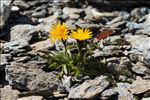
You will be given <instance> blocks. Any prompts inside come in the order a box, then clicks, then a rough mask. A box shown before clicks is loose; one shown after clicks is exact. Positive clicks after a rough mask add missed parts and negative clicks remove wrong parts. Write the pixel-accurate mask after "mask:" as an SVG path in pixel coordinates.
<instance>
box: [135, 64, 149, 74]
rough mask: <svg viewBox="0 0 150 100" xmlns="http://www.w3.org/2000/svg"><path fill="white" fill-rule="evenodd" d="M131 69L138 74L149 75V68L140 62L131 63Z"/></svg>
mask: <svg viewBox="0 0 150 100" xmlns="http://www.w3.org/2000/svg"><path fill="white" fill-rule="evenodd" d="M132 71H133V72H135V73H137V74H140V75H145V76H146V75H150V69H149V68H148V67H146V66H144V65H143V63H140V62H137V63H136V64H133V67H132Z"/></svg>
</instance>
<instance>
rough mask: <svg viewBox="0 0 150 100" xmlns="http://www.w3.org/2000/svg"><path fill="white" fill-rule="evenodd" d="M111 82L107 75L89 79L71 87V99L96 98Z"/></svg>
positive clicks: (89, 99)
mask: <svg viewBox="0 0 150 100" xmlns="http://www.w3.org/2000/svg"><path fill="white" fill-rule="evenodd" d="M108 85H109V82H108V81H106V77H105V76H100V77H97V78H95V79H94V80H87V81H85V82H83V83H82V84H81V85H79V86H77V87H75V88H73V89H71V91H70V92H69V96H68V98H69V99H80V100H82V99H88V100H91V99H94V98H95V97H96V96H97V95H99V94H100V93H101V92H102V91H103V90H104V89H105V88H107V87H108Z"/></svg>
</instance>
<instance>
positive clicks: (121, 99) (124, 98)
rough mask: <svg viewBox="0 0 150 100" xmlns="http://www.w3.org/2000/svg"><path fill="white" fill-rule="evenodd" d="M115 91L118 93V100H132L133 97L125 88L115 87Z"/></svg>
mask: <svg viewBox="0 0 150 100" xmlns="http://www.w3.org/2000/svg"><path fill="white" fill-rule="evenodd" d="M114 89H115V91H117V92H118V93H119V95H118V100H134V97H133V95H132V94H131V93H130V92H129V91H128V90H127V89H125V88H121V87H115V88H114Z"/></svg>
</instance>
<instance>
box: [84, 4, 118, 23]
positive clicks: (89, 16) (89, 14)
mask: <svg viewBox="0 0 150 100" xmlns="http://www.w3.org/2000/svg"><path fill="white" fill-rule="evenodd" d="M85 14H86V16H85V17H84V19H85V20H100V19H102V18H103V17H116V16H117V14H116V13H109V12H103V13H100V12H98V11H97V10H96V9H95V8H92V7H91V6H88V7H87V8H86V9H85Z"/></svg>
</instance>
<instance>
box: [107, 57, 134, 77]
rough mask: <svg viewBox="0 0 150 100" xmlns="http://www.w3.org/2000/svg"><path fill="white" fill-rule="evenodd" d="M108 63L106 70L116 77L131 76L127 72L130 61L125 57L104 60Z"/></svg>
mask: <svg viewBox="0 0 150 100" xmlns="http://www.w3.org/2000/svg"><path fill="white" fill-rule="evenodd" d="M106 61H107V62H108V64H107V68H108V70H109V71H110V72H111V73H113V74H116V75H127V76H131V75H132V73H131V72H130V71H129V70H128V68H130V67H131V66H132V65H131V61H130V60H129V59H128V58H126V57H121V58H117V57H113V58H109V59H107V60H106Z"/></svg>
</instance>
